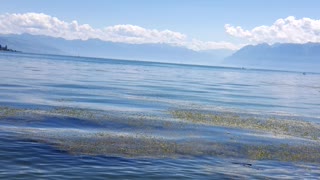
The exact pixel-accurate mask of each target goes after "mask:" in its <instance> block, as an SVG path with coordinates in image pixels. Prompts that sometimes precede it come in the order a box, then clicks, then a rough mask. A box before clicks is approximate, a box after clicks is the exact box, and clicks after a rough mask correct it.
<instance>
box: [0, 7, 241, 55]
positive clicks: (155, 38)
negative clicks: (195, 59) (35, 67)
mask: <svg viewBox="0 0 320 180" xmlns="http://www.w3.org/2000/svg"><path fill="white" fill-rule="evenodd" d="M0 33H1V34H23V33H28V34H32V35H46V36H51V37H59V38H64V39H67V40H75V39H81V40H88V39H100V40H103V41H110V42H121V43H128V44H146V43H164V44H170V45H174V46H182V47H187V48H189V49H192V50H196V51H200V50H210V49H233V50H235V49H239V48H240V47H241V46H237V45H234V44H232V43H228V42H204V41H200V40H196V39H190V38H188V37H187V35H185V34H182V33H180V32H174V31H170V30H156V29H146V28H143V27H139V26H135V25H129V24H126V25H115V26H109V27H105V28H101V29H99V28H93V27H91V26H90V25H89V24H79V23H78V22H77V21H72V22H65V21H63V20H60V19H58V18H56V17H52V16H50V15H47V14H43V13H25V14H3V15H0Z"/></svg>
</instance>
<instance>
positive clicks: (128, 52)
mask: <svg viewBox="0 0 320 180" xmlns="http://www.w3.org/2000/svg"><path fill="white" fill-rule="evenodd" d="M0 44H1V45H7V46H8V47H10V48H11V49H14V50H18V51H22V52H26V53H39V54H56V55H72V56H87V57H100V58H112V59H127V60H142V61H156V62H166V63H180V64H198V65H214V66H231V67H243V68H259V69H277V70H294V71H301V72H305V71H309V72H310V71H311V72H320V43H306V44H291V43H277V44H273V45H269V44H258V45H248V46H245V47H243V48H241V49H240V50H238V51H232V50H227V49H218V50H210V51H194V50H191V49H187V48H184V47H178V46H171V45H168V44H126V43H116V42H106V41H101V40H99V39H89V40H86V41H84V40H65V39H62V38H54V37H49V36H40V35H30V34H21V35H13V34H11V35H0Z"/></svg>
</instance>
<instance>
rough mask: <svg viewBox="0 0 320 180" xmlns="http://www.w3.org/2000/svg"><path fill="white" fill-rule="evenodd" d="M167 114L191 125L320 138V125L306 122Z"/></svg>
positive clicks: (224, 114) (195, 113)
mask: <svg viewBox="0 0 320 180" xmlns="http://www.w3.org/2000/svg"><path fill="white" fill-rule="evenodd" d="M169 113H170V114H171V115H172V117H173V118H176V119H179V120H182V121H184V122H188V123H193V124H204V125H213V126H222V127H232V128H241V129H250V130H258V131H265V132H271V133H274V134H283V135H290V136H296V137H302V138H306V139H311V140H318V139H319V137H320V125H319V124H316V123H311V122H306V121H297V120H287V119H276V118H273V117H271V118H266V117H252V116H245V117H241V116H240V115H236V114H235V113H230V112H222V113H217V114H214V113H208V112H199V111H194V110H171V111H169Z"/></svg>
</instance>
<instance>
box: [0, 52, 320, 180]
mask: <svg viewBox="0 0 320 180" xmlns="http://www.w3.org/2000/svg"><path fill="white" fill-rule="evenodd" d="M0 106H1V107H2V108H10V109H13V110H15V112H17V111H19V113H18V114H14V113H13V114H9V115H6V116H1V113H0V133H1V137H0V141H1V142H0V178H3V179H8V178H16V179H26V178H27V179H34V178H40V179H48V178H51V179H61V178H64V179H67V178H70V179H74V178H83V179H85V178H90V179H105V178H119V179H124V178H130V179H131V178H132V179H134V178H136V179H141V178H146V179H150V178H172V179H173V178H174V179H178V178H181V179H185V178H192V179H201V178H204V179H207V178H216V179H219V178H276V179H279V178H292V179H297V178H311V179H315V178H318V177H319V175H320V168H319V165H320V164H319V163H318V162H308V161H307V162H304V161H282V160H277V159H272V158H271V159H264V160H256V159H250V158H247V157H243V156H241V155H239V156H238V155H235V156H229V155H226V156H220V155H217V156H215V155H213V154H212V153H209V152H208V153H203V152H201V154H199V153H196V152H195V151H194V150H190V151H184V153H183V154H182V156H181V154H179V153H176V152H175V153H167V154H162V153H161V152H160V153H159V152H154V151H151V152H150V151H148V149H142V150H141V149H138V150H137V153H135V154H130V155H129V156H128V154H127V153H126V151H125V150H124V151H123V152H122V151H121V150H117V149H115V150H114V151H110V150H108V151H103V150H101V148H102V149H103V146H101V144H99V143H100V140H99V139H98V138H97V137H96V135H97V134H99V133H104V134H108V138H109V135H111V136H112V138H113V137H116V138H115V139H117V138H118V137H122V136H125V138H127V137H128V138H133V139H134V138H135V137H137V136H139V135H140V134H143V135H147V137H150V136H152V137H156V138H161V140H163V141H164V142H165V143H169V142H171V141H175V142H177V143H180V142H189V141H190V142H192V143H193V142H196V144H195V146H196V147H198V146H199V149H201V148H202V147H203V146H205V148H207V147H209V145H208V144H210V143H217V142H219V143H222V144H228V143H230V142H231V140H230V139H233V137H229V134H230V133H231V134H232V135H234V137H235V138H236V140H237V142H236V143H235V144H236V145H235V146H234V147H235V150H234V151H236V148H237V146H238V145H239V146H241V145H243V144H274V143H275V144H277V143H279V144H281V143H290V142H297V143H300V142H303V143H305V142H308V143H309V141H312V142H311V143H313V144H316V145H318V144H319V141H317V140H305V139H304V138H303V137H294V136H293V137H291V135H290V134H289V135H290V137H289V138H288V137H287V136H277V135H275V134H273V133H272V132H271V133H268V132H263V133H262V135H261V133H259V132H257V131H255V130H253V131H252V130H247V129H242V128H240V129H238V128H232V127H231V128H230V127H216V126H210V125H209V126H208V125H193V124H192V123H191V124H190V123H187V124H186V125H184V126H182V127H178V126H175V125H174V126H163V124H161V123H162V122H170V123H175V122H177V121H178V120H177V119H175V118H173V117H172V116H170V114H168V112H170V111H171V110H177V109H178V110H179V109H182V110H186V109H187V110H190V111H212V112H216V113H217V112H218V113H222V112H231V113H235V114H249V115H250V116H258V117H260V116H261V118H262V117H277V118H279V119H280V120H281V119H295V120H297V121H305V122H311V123H314V124H315V125H319V123H320V74H316V73H306V74H302V72H285V71H273V70H255V69H242V68H225V67H206V66H192V65H177V64H163V63H150V62H138V61H124V60H111V59H94V58H83V57H67V56H52V55H34V54H23V53H21V54H19V53H1V54H0ZM55 108H63V109H72V110H77V111H76V112H73V111H70V112H68V113H65V111H63V113H64V114H63V116H62V115H57V113H58V114H59V113H61V111H55ZM79 112H85V114H80V116H81V117H80V116H79ZM87 112H90V113H87ZM30 113H31V115H30ZM77 113H78V114H77ZM35 114H36V115H35ZM75 114H76V115H75ZM91 114H93V115H97V114H98V118H92V116H93V115H91ZM100 114H102V115H101V116H100ZM93 119H94V120H93ZM97 119H98V120H97ZM98 121H99V122H98ZM140 121H141V122H140ZM128 122H134V123H133V124H132V123H131V124H130V123H129V124H128ZM136 122H139V123H136ZM226 132H228V133H227V134H226ZM104 134H103V135H101V136H103V137H104ZM79 137H81V138H88V139H89V140H88V143H91V142H92V141H97V143H96V146H97V147H98V150H92V151H89V150H88V149H86V150H78V149H77V147H76V148H74V149H72V150H70V147H68V148H66V144H63V143H65V142H69V143H71V144H72V143H73V142H74V141H75V139H77V138H79ZM122 138H123V137H122ZM97 139H98V140H97ZM82 140H83V139H82ZM102 140H103V139H102ZM102 140H101V141H102ZM108 140H110V139H107V140H103V141H104V142H105V141H108ZM129 141H130V142H129ZM131 141H132V139H129V140H127V141H126V140H124V141H121V140H119V142H121V143H124V144H125V145H126V144H129V145H130V146H125V148H128V147H132V148H139V147H135V146H134V144H135V143H134V142H133V143H132V142H131ZM229 141H230V142H229ZM116 142H117V141H116ZM232 142H233V141H232ZM142 144H143V143H142ZM228 145H229V144H228ZM84 146H85V145H84ZM90 146H91V145H90ZM118 146H119V147H120V146H121V145H116V146H115V147H117V148H118ZM210 146H211V145H210ZM228 147H229V146H228ZM232 147H233V146H232ZM144 148H146V147H144ZM92 149H95V148H94V145H93V146H92ZM231 149H232V148H231ZM209 150H210V149H206V150H205V152H207V151H209ZM234 151H232V152H234ZM189 152H190V153H189ZM318 152H319V153H320V151H318ZM172 154H174V156H173V155H172ZM230 154H231V155H232V153H230ZM248 164H249V165H248Z"/></svg>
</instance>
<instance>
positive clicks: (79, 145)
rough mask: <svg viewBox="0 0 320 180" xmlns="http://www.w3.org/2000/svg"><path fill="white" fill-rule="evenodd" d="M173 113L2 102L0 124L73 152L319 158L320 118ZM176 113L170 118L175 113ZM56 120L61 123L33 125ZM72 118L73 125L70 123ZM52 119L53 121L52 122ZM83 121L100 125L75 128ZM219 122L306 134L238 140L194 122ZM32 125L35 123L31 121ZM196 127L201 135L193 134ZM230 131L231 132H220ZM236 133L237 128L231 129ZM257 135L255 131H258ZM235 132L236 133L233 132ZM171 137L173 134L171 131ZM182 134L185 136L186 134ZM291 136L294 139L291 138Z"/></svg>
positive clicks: (170, 155)
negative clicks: (211, 134) (204, 131)
mask: <svg viewBox="0 0 320 180" xmlns="http://www.w3.org/2000/svg"><path fill="white" fill-rule="evenodd" d="M168 112H169V114H165V113H164V114H162V115H153V114H143V113H137V114H134V113H131V114H130V113H125V112H123V114H121V113H119V112H118V113H119V114H116V113H114V112H102V111H93V110H87V109H76V108H70V107H56V108H52V109H49V110H43V109H42V110H41V109H18V108H10V107H0V123H7V124H8V123H9V124H14V125H16V124H17V123H28V126H21V128H19V129H16V130H15V131H17V132H19V133H18V134H19V135H20V136H21V138H27V139H30V140H36V141H38V142H42V143H48V144H51V145H52V146H54V147H56V148H58V149H60V150H64V151H66V152H68V153H71V154H88V155H115V156H126V157H147V158H151V157H152V158H155V157H158V158H160V157H171V158H172V157H180V156H214V157H235V158H247V159H253V160H279V161H307V162H319V161H320V146H319V141H318V138H319V136H320V126H319V124H317V123H312V122H306V121H297V120H286V119H277V118H275V117H273V118H270V117H256V116H253V115H246V116H244V115H239V114H236V113H232V112H218V113H213V112H207V111H206V112H204V111H203V112H202V111H197V110H185V109H184V110H180V109H175V110H171V111H168ZM170 116H171V117H170ZM170 118H171V119H170ZM50 120H53V121H54V122H56V123H62V124H63V123H65V124H63V125H61V124H59V125H60V126H59V128H56V127H55V128H50V127H48V126H44V127H46V128H43V129H41V128H38V127H39V126H35V128H34V127H32V125H35V124H37V123H39V122H41V123H44V124H45V123H46V121H48V122H50ZM69 120H72V123H71V124H72V126H71V125H70V124H68V123H67V122H68V121H69ZM51 122H52V121H51ZM82 122H86V123H92V124H93V125H96V126H94V127H95V129H90V128H86V127H85V126H84V127H81V126H79V127H77V128H76V129H75V128H74V126H75V125H79V124H81V123H82ZM196 124H198V125H200V126H217V127H228V128H236V129H241V130H245V129H247V130H254V131H253V133H256V134H263V133H273V134H274V135H275V136H277V135H287V136H290V137H296V138H301V139H302V140H301V141H299V143H296V144H295V143H290V142H288V143H283V142H282V143H275V144H263V143H262V144H261V143H254V142H252V143H250V144H248V143H243V142H239V141H236V139H234V140H233V137H232V138H231V139H230V141H219V142H218V141H215V140H214V139H206V138H202V137H201V136H200V137H198V136H199V134H200V135H201V129H200V128H199V129H198V128H197V126H195V125H196ZM29 125H31V126H29ZM40 127H41V126H40ZM159 129H160V130H161V131H166V132H168V133H170V132H171V133H180V136H179V137H180V138H176V139H175V138H167V137H162V136H161V135H159V134H158V133H157V130H159ZM194 132H197V133H198V135H195V136H194V135H193V133H194ZM221 133H222V134H225V135H224V136H229V135H230V134H229V135H228V133H230V132H221ZM231 133H232V132H231ZM253 135H254V134H253ZM230 136H232V134H231V135H230ZM168 137H169V136H168ZM181 137H183V138H181ZM287 141H290V140H289V139H288V140H287Z"/></svg>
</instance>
